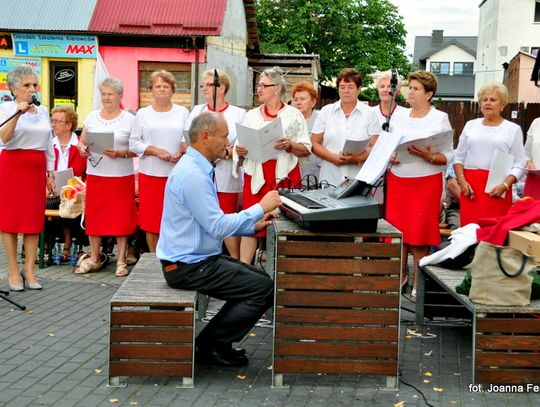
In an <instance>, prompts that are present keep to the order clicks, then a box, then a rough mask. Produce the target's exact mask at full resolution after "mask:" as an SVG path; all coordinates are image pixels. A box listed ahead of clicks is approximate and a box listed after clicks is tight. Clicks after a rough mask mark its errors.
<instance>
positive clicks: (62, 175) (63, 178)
mask: <svg viewBox="0 0 540 407" xmlns="http://www.w3.org/2000/svg"><path fill="white" fill-rule="evenodd" d="M71 178H73V168H68V169H67V170H61V171H55V172H54V183H55V184H56V193H57V194H59V193H60V190H61V189H62V187H63V186H64V185H67V182H68V180H70V179H71Z"/></svg>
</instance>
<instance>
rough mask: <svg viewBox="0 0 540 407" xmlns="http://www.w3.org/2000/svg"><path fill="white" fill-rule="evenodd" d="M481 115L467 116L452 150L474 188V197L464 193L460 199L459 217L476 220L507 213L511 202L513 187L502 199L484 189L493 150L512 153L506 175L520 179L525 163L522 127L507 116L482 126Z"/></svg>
mask: <svg viewBox="0 0 540 407" xmlns="http://www.w3.org/2000/svg"><path fill="white" fill-rule="evenodd" d="M483 120H484V119H483V118H479V119H474V120H469V121H468V122H467V123H466V124H465V127H464V128H463V132H462V133H461V136H460V137H459V144H458V146H457V148H456V150H455V151H454V163H455V164H463V168H464V172H463V175H464V176H465V179H466V180H467V182H468V183H469V184H470V185H471V187H472V190H473V191H474V199H469V198H467V197H465V196H464V195H463V194H462V195H461V197H460V200H459V210H460V221H461V225H462V226H465V225H466V224H468V223H478V222H477V221H478V219H481V218H491V217H496V216H503V215H506V213H507V212H508V209H510V207H511V206H512V190H509V191H508V192H507V193H506V195H505V197H504V198H503V199H501V198H492V197H490V196H489V194H487V193H486V192H484V190H485V187H486V182H487V178H488V174H489V168H490V165H491V161H492V158H493V155H494V153H495V152H496V151H502V152H504V153H508V154H512V155H513V156H514V164H513V166H512V169H511V170H510V173H509V174H508V175H513V176H514V177H516V179H520V178H521V176H522V175H523V171H524V170H523V169H524V168H525V165H526V161H527V159H526V157H525V151H524V149H523V133H522V132H521V128H520V127H519V126H518V125H517V124H515V123H512V122H510V121H508V120H503V121H502V123H501V124H499V125H498V126H485V125H484V124H483V123H482V122H483Z"/></svg>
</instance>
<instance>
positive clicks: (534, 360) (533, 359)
mask: <svg viewBox="0 0 540 407" xmlns="http://www.w3.org/2000/svg"><path fill="white" fill-rule="evenodd" d="M539 350H540V349H539ZM475 358H476V365H477V366H499V367H502V368H510V367H532V368H538V367H539V366H540V353H525V354H523V353H517V352H476V354H475Z"/></svg>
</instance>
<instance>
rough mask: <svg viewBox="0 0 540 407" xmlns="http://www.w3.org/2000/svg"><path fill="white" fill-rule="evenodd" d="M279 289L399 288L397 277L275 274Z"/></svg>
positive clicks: (394, 289)
mask: <svg viewBox="0 0 540 407" xmlns="http://www.w3.org/2000/svg"><path fill="white" fill-rule="evenodd" d="M276 278H277V284H278V286H279V288H280V289H293V290H294V289H297V290H302V289H303V290H331V291H336V290H343V291H352V290H358V291H397V290H399V277H397V276H396V277H395V278H392V277H364V278H361V279H359V278H357V277H345V276H320V275H315V276H311V275H298V274H293V275H289V274H282V273H279V274H278V275H277V276H276Z"/></svg>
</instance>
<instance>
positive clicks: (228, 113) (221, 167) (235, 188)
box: [186, 103, 246, 193]
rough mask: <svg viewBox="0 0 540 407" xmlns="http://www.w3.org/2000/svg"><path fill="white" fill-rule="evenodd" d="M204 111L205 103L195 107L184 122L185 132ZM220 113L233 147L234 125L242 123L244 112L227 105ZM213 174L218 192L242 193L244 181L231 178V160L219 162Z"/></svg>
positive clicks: (238, 178)
mask: <svg viewBox="0 0 540 407" xmlns="http://www.w3.org/2000/svg"><path fill="white" fill-rule="evenodd" d="M206 111H208V105H207V104H206V103H205V104H203V105H197V106H195V107H194V108H193V110H192V111H191V113H190V114H189V117H188V120H187V122H186V131H187V130H189V127H190V126H191V122H192V121H193V119H194V118H195V117H197V116H198V115H199V114H201V113H202V112H206ZM222 113H223V116H224V117H225V120H226V121H227V126H228V128H229V145H231V146H234V143H236V123H242V122H243V121H244V118H245V116H246V111H245V110H244V109H242V108H240V107H236V106H232V105H229V107H227V109H225V110H224V111H223V112H222ZM215 174H216V185H217V190H218V192H228V193H235V192H242V188H243V185H244V182H243V181H244V180H243V177H241V176H239V177H234V176H233V161H232V160H219V161H218V162H217V163H216V169H215Z"/></svg>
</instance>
